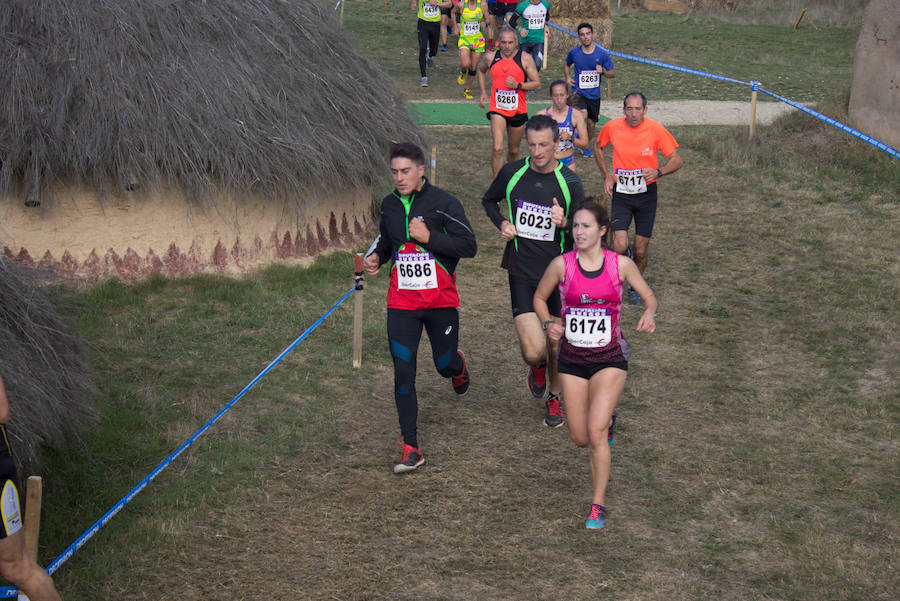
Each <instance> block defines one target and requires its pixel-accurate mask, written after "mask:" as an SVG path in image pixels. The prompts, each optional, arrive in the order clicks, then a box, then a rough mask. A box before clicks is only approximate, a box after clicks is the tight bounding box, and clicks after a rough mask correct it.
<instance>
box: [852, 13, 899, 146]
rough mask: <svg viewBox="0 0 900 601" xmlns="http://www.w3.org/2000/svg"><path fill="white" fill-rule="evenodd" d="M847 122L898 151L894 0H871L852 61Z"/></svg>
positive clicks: (897, 53) (896, 14) (896, 27)
mask: <svg viewBox="0 0 900 601" xmlns="http://www.w3.org/2000/svg"><path fill="white" fill-rule="evenodd" d="M849 108H850V122H851V124H852V125H853V126H854V127H856V128H857V129H859V130H860V131H862V132H863V133H866V134H869V135H870V136H873V137H875V138H877V139H879V140H881V141H882V142H886V143H887V144H890V145H891V146H893V147H894V148H898V149H900V9H898V4H897V0H871V1H870V2H869V4H868V5H867V6H866V10H865V12H864V13H863V21H862V29H861V30H860V33H859V40H857V42H856V54H855V55H854V58H853V84H852V87H851V91H850V107H849Z"/></svg>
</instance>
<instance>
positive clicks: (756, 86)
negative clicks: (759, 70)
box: [750, 81, 759, 140]
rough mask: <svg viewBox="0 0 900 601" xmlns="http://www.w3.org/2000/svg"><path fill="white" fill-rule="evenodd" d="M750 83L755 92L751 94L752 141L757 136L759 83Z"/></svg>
mask: <svg viewBox="0 0 900 601" xmlns="http://www.w3.org/2000/svg"><path fill="white" fill-rule="evenodd" d="M750 83H751V84H752V85H753V91H752V92H750V139H751V140H752V139H753V136H755V135H756V96H757V90H759V82H758V81H751V82H750Z"/></svg>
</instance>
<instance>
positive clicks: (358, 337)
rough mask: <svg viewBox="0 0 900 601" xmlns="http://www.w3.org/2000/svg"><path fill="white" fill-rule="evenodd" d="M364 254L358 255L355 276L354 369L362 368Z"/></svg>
mask: <svg viewBox="0 0 900 601" xmlns="http://www.w3.org/2000/svg"><path fill="white" fill-rule="evenodd" d="M363 258H364V257H363V254H362V253H356V271H355V273H354V274H353V281H354V287H355V294H354V297H355V298H354V299H353V367H355V368H357V369H358V368H360V367H362V324H363Z"/></svg>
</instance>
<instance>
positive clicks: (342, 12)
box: [341, 0, 346, 27]
mask: <svg viewBox="0 0 900 601" xmlns="http://www.w3.org/2000/svg"><path fill="white" fill-rule="evenodd" d="M345 3H346V0H341V27H343V26H344V4H345Z"/></svg>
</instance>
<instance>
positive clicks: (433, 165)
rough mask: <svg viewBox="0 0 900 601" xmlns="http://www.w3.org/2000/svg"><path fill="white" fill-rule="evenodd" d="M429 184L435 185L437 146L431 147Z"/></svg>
mask: <svg viewBox="0 0 900 601" xmlns="http://www.w3.org/2000/svg"><path fill="white" fill-rule="evenodd" d="M430 179H431V185H432V186H436V185H437V146H432V147H431V178H430Z"/></svg>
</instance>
